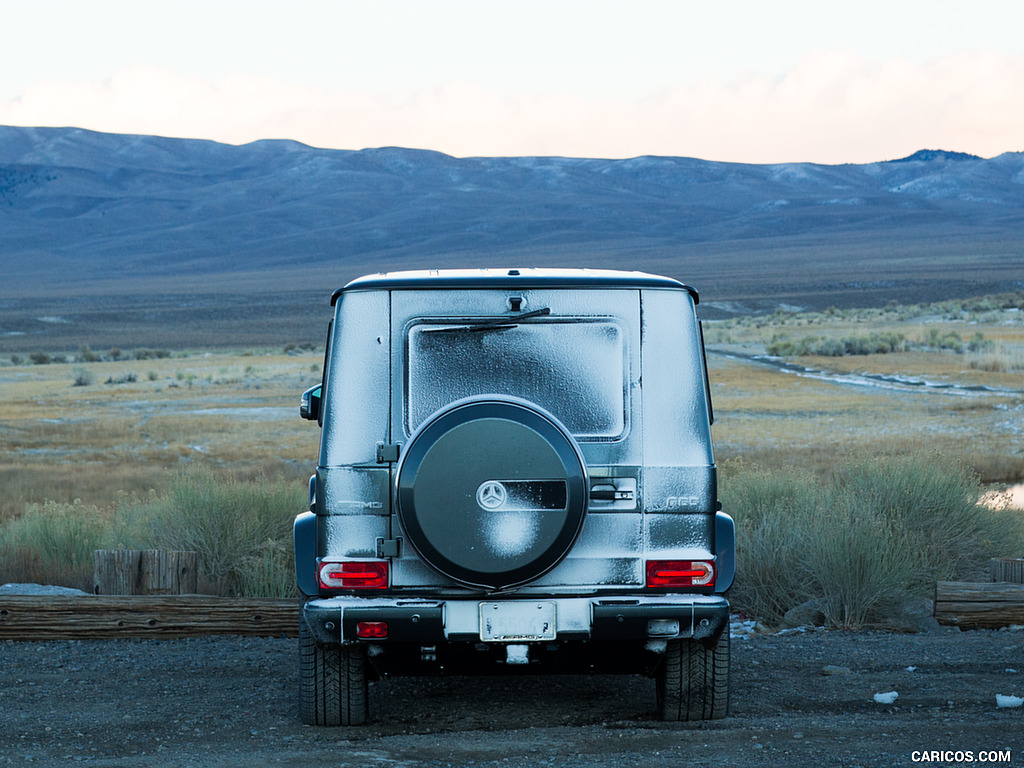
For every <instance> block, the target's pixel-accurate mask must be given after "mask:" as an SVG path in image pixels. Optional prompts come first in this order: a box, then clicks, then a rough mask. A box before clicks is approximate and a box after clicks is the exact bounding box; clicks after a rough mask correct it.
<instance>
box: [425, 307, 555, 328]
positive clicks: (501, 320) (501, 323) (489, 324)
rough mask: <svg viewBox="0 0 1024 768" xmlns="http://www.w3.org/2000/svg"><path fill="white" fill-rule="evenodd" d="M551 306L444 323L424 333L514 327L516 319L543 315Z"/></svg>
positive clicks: (547, 312)
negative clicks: (464, 323) (507, 314)
mask: <svg viewBox="0 0 1024 768" xmlns="http://www.w3.org/2000/svg"><path fill="white" fill-rule="evenodd" d="M550 314H551V308H550V307H543V308H541V309H535V310H533V311H532V312H523V313H522V314H521V315H514V316H512V317H495V318H492V319H490V320H481V321H479V322H476V323H473V324H472V325H446V326H444V327H443V328H427V329H425V330H424V331H423V332H424V333H450V332H452V331H497V330H500V331H504V330H507V329H509V328H515V327H516V325H517V323H518V321H520V320H529V319H530V318H531V317H543V316H544V315H550Z"/></svg>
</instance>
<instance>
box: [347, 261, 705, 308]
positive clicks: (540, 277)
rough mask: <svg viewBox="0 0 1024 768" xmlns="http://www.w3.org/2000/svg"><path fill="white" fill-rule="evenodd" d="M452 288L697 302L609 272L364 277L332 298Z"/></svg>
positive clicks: (638, 277) (669, 283) (659, 283)
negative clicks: (606, 292)
mask: <svg viewBox="0 0 1024 768" xmlns="http://www.w3.org/2000/svg"><path fill="white" fill-rule="evenodd" d="M454 288H523V289H526V288H668V289H674V290H683V291H686V292H687V293H689V294H690V295H691V296H692V297H693V302H694V304H698V303H699V302H700V296H699V295H698V293H697V290H696V289H695V288H693V287H691V286H689V285H686V284H685V283H682V282H680V281H678V280H676V279H674V278H671V277H663V276H661V275H652V274H648V273H646V272H627V271H624V270H623V271H620V270H612V269H547V268H535V267H531V268H520V269H517V268H510V269H490V268H485V269H430V270H426V269H424V270H409V271H404V272H378V273H377V274H373V275H363V276H362V277H358V278H356V279H355V280H352V281H351V282H349V283H347V284H346V285H345V286H344V287H342V288H339V289H338V290H336V291H335V292H334V293H333V294H332V295H331V306H334V304H335V303H337V301H338V299H339V298H340V296H341V294H342V293H345V292H347V291H360V290H446V289H454Z"/></svg>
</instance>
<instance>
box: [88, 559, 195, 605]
mask: <svg viewBox="0 0 1024 768" xmlns="http://www.w3.org/2000/svg"><path fill="white" fill-rule="evenodd" d="M198 564H199V555H198V554H197V553H195V552H168V551H165V550H162V549H97V550H96V551H95V552H93V593H94V594H97V595H184V594H194V593H195V592H197V591H198V590H199V567H198Z"/></svg>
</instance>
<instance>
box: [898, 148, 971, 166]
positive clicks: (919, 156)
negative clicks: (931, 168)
mask: <svg viewBox="0 0 1024 768" xmlns="http://www.w3.org/2000/svg"><path fill="white" fill-rule="evenodd" d="M981 159H982V158H981V157H979V156H978V155H970V154H968V153H966V152H947V151H946V150H944V149H919V150H917V152H915V153H914V154H912V155H909V156H907V157H901V158H900V159H899V160H890V161H889V162H891V163H930V162H933V161H935V160H943V161H945V160H981Z"/></svg>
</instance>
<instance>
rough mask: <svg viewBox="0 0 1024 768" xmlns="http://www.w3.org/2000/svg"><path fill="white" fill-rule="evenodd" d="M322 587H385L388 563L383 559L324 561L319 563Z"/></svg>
mask: <svg viewBox="0 0 1024 768" xmlns="http://www.w3.org/2000/svg"><path fill="white" fill-rule="evenodd" d="M318 573H319V576H320V586H321V587H323V588H324V589H387V586H388V564H387V562H386V561H384V560H346V561H344V562H330V561H324V562H322V563H320V570H319V572H318Z"/></svg>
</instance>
